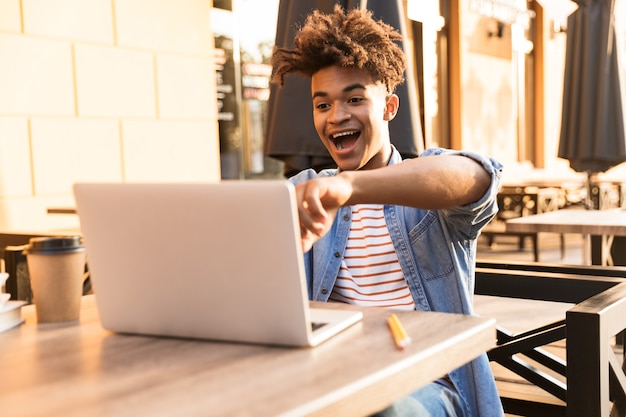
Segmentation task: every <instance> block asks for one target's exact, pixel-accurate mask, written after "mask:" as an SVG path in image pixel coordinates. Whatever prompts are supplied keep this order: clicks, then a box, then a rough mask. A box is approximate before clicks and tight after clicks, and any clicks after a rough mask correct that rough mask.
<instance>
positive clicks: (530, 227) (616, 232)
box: [506, 209, 626, 266]
mask: <svg viewBox="0 0 626 417" xmlns="http://www.w3.org/2000/svg"><path fill="white" fill-rule="evenodd" d="M506 230H507V231H511V232H516V233H520V232H552V233H580V234H582V235H583V236H584V237H585V245H584V251H585V254H584V257H585V263H587V264H591V259H590V257H591V236H592V235H597V236H602V258H601V259H602V261H601V263H602V265H605V266H606V265H613V259H612V258H611V245H612V244H613V238H614V236H626V210H623V209H613V210H557V211H552V212H549V213H542V214H535V215H532V216H526V217H519V218H516V219H511V220H508V221H507V222H506Z"/></svg>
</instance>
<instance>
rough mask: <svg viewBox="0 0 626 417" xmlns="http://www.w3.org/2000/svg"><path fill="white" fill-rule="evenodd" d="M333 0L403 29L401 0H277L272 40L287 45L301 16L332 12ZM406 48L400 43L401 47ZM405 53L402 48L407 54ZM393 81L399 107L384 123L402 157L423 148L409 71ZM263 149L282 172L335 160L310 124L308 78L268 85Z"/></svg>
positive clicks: (290, 78) (331, 164) (326, 164)
mask: <svg viewBox="0 0 626 417" xmlns="http://www.w3.org/2000/svg"><path fill="white" fill-rule="evenodd" d="M335 4H340V5H341V6H342V7H344V8H345V9H350V8H354V7H366V8H367V9H369V10H372V13H373V15H374V16H375V17H376V18H378V19H382V20H383V21H384V22H386V23H388V24H389V25H391V26H393V27H395V28H396V29H397V30H398V31H400V33H403V34H406V33H407V31H406V27H405V24H404V11H403V8H402V0H391V1H390V0H369V1H367V0H342V1H337V0H315V1H308V0H280V4H279V7H278V21H277V25H276V27H277V29H276V42H275V43H276V46H280V47H293V38H294V36H295V33H296V32H297V30H298V29H299V28H300V27H301V25H302V24H303V23H304V20H305V19H306V16H307V15H308V14H309V13H310V12H311V11H313V10H315V9H317V10H320V11H321V12H324V13H330V12H332V9H333V7H334V5H335ZM405 51H406V47H405ZM407 55H408V54H407ZM405 76H406V81H405V83H403V84H402V85H400V86H398V88H397V91H396V94H398V96H399V98H400V109H399V111H398V114H397V115H396V118H395V119H394V120H393V121H392V122H391V123H390V125H389V126H390V128H389V129H390V133H391V141H392V143H393V144H394V145H395V146H396V148H398V150H399V151H400V153H402V154H403V155H404V156H406V157H412V156H416V155H417V154H418V153H419V152H421V151H422V149H423V137H422V130H421V123H420V118H419V111H418V100H417V93H416V89H415V82H414V78H413V74H412V73H411V71H410V70H409V71H407V74H405ZM265 154H266V155H268V156H271V157H274V158H277V159H279V160H282V161H283V162H284V163H285V175H287V176H290V175H293V174H295V173H297V172H298V171H300V170H302V169H305V168H315V169H323V168H334V167H336V164H335V163H334V162H333V160H332V158H331V157H330V155H329V154H328V152H327V151H326V148H324V145H322V143H321V141H320V140H319V137H318V135H317V132H316V131H315V127H314V126H313V105H312V103H311V82H310V80H309V79H308V78H306V77H301V76H288V77H287V78H286V79H285V85H284V87H282V88H280V87H278V86H277V85H272V86H271V90H270V98H269V102H268V110H267V131H266V138H265Z"/></svg>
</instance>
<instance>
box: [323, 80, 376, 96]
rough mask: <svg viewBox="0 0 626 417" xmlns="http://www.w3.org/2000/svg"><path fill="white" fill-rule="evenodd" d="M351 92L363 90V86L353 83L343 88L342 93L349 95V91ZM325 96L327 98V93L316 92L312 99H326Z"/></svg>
mask: <svg viewBox="0 0 626 417" xmlns="http://www.w3.org/2000/svg"><path fill="white" fill-rule="evenodd" d="M353 90H365V86H364V85H363V84H361V83H354V84H350V85H347V86H346V87H344V89H343V90H342V91H343V92H344V93H349V92H350V91H353ZM326 96H328V93H326V92H323V91H316V92H315V93H313V98H315V97H326Z"/></svg>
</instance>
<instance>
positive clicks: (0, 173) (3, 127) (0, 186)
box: [0, 117, 32, 197]
mask: <svg viewBox="0 0 626 417" xmlns="http://www.w3.org/2000/svg"><path fill="white" fill-rule="evenodd" d="M0 195H2V196H4V197H16V196H22V197H24V196H31V195H32V177H31V169H30V146H29V143H28V122H27V120H26V119H25V118H18V117H15V118H14V117H0Z"/></svg>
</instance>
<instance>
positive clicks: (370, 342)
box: [0, 295, 495, 417]
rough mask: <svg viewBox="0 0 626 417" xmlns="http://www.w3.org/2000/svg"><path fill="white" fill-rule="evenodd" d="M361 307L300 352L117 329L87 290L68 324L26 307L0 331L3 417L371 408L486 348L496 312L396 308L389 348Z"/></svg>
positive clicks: (372, 315)
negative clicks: (401, 346) (396, 335)
mask: <svg viewBox="0 0 626 417" xmlns="http://www.w3.org/2000/svg"><path fill="white" fill-rule="evenodd" d="M314 304H315V303H314ZM324 305H325V306H327V307H329V306H330V307H332V308H355V307H354V306H348V305H340V304H330V303H329V304H324ZM363 311H364V319H363V321H362V322H361V323H358V324H356V325H354V326H353V327H351V328H349V329H347V330H346V331H344V332H342V333H341V334H339V335H337V336H335V337H334V338H332V339H331V340H329V341H327V342H325V343H324V344H322V345H320V346H318V347H315V348H302V349H300V348H283V347H269V346H258V345H246V344H230V343H218V342H207V341H195V340H182V339H169V338H155V337H145V336H130V335H119V334H114V333H111V332H109V331H106V330H104V329H103V328H102V327H101V325H100V322H99V319H98V314H97V309H96V306H95V300H94V296H93V295H88V296H84V297H83V302H82V310H81V320H80V324H74V325H69V326H67V325H66V326H63V325H37V324H36V322H35V318H34V307H33V306H32V305H30V306H26V307H25V308H24V309H23V311H22V314H23V316H24V317H25V318H26V323H25V324H24V325H22V326H21V327H18V328H15V329H12V330H9V331H7V332H5V333H2V334H0V405H1V406H0V407H1V409H2V415H5V414H6V415H7V416H26V415H28V416H65V417H70V416H76V417H78V416H81V417H82V416H87V415H89V416H93V415H97V416H115V417H123V416H147V415H149V416H167V417H170V416H177V417H179V416H200V415H202V416H229V417H232V416H255V417H262V416H305V415H312V416H339V415H341V416H359V415H368V414H371V413H373V412H376V411H377V410H379V409H382V408H384V407H385V406H387V405H388V404H390V403H391V402H393V401H395V400H396V399H398V398H400V397H402V396H404V395H406V394H409V393H410V392H412V391H414V390H416V389H417V388H419V387H420V386H422V385H424V384H426V383H428V382H429V381H432V380H434V379H436V378H438V377H440V376H442V375H444V374H446V373H448V372H449V371H451V370H453V369H455V368H457V367H458V366H460V365H462V364H464V363H466V362H468V361H469V360H471V359H473V358H475V357H476V356H478V355H479V354H481V353H482V352H484V351H486V350H488V349H490V348H492V347H493V346H494V345H495V321H494V320H493V319H487V318H478V317H468V316H461V315H455V314H443V313H430V312H402V311H401V312H397V315H398V317H399V318H400V320H401V321H402V323H403V325H404V327H405V328H406V330H407V333H408V334H409V335H410V336H412V338H413V343H412V344H411V345H409V346H408V347H407V348H406V349H405V350H398V349H397V348H396V347H395V345H394V343H393V341H392V338H391V335H390V332H389V329H388V327H387V324H386V319H387V317H388V316H389V315H390V312H389V310H384V309H364V310H363Z"/></svg>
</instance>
